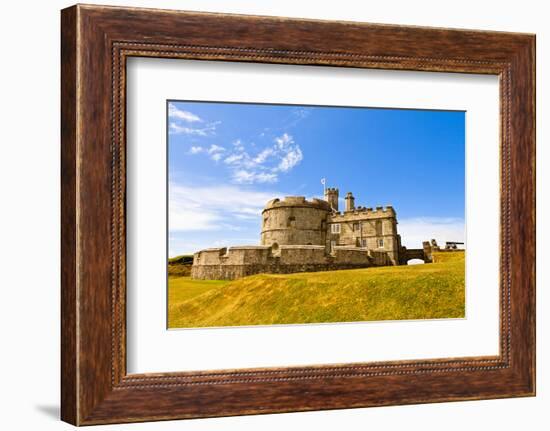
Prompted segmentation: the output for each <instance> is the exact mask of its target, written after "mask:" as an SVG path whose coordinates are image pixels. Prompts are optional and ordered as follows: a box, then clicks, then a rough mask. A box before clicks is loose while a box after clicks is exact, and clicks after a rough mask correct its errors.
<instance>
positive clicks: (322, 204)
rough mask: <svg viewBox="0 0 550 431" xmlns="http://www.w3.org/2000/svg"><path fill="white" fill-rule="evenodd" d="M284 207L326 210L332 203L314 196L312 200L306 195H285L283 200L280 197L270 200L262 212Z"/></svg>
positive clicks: (328, 209)
mask: <svg viewBox="0 0 550 431" xmlns="http://www.w3.org/2000/svg"><path fill="white" fill-rule="evenodd" d="M284 207H288V208H292V207H294V208H296V207H297V208H304V207H305V208H317V209H321V210H324V211H330V204H329V203H328V202H327V201H325V200H323V199H317V198H313V199H311V200H307V199H306V198H305V196H285V198H284V199H282V200H281V199H279V198H276V199H272V200H270V201H269V202H268V203H267V204H266V206H265V208H264V210H263V211H262V212H264V211H267V210H270V209H272V208H284Z"/></svg>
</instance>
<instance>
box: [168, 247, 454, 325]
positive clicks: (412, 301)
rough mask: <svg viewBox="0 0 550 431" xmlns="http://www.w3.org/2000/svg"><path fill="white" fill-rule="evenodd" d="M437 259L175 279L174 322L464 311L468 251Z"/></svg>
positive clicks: (392, 316) (172, 280) (306, 319)
mask: <svg viewBox="0 0 550 431" xmlns="http://www.w3.org/2000/svg"><path fill="white" fill-rule="evenodd" d="M434 258H435V263H432V264H426V265H410V266H392V267H380V268H365V269H352V270H340V271H328V272H310V273H297V274H284V275H279V274H259V275H253V276H250V277H245V278H242V279H239V280H234V281H223V280H192V279H191V278H189V277H170V278H169V307H168V313H169V314H168V321H169V327H170V328H186V327H187V328H188V327H207V326H240V325H271V324H292V323H320V322H357V321H371V320H402V319H433V318H458V317H464V311H465V307H464V305H465V295H464V293H465V289H464V253H463V252H453V253H436V254H435V255H434Z"/></svg>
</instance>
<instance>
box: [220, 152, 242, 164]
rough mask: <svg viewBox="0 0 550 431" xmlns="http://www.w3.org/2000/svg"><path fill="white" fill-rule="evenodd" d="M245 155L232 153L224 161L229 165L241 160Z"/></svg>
mask: <svg viewBox="0 0 550 431" xmlns="http://www.w3.org/2000/svg"><path fill="white" fill-rule="evenodd" d="M243 157H244V154H231V155H230V156H228V157H226V158H225V159H224V161H223V162H224V163H227V164H228V165H232V164H236V163H238V162H239V161H241V160H242V159H243Z"/></svg>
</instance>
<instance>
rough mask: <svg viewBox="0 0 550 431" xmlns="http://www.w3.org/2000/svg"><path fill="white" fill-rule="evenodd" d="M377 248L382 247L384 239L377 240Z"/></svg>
mask: <svg viewBox="0 0 550 431" xmlns="http://www.w3.org/2000/svg"><path fill="white" fill-rule="evenodd" d="M378 248H384V239H383V238H381V239H379V240H378Z"/></svg>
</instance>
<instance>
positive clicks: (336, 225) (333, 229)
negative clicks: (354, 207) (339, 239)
mask: <svg viewBox="0 0 550 431" xmlns="http://www.w3.org/2000/svg"><path fill="white" fill-rule="evenodd" d="M330 232H331V233H340V223H334V224H331V225H330Z"/></svg>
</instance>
